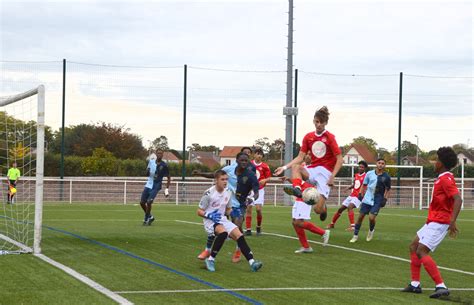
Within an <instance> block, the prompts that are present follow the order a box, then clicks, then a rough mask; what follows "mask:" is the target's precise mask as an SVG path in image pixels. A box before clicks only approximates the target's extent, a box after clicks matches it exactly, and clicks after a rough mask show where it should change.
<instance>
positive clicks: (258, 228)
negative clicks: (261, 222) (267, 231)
mask: <svg viewBox="0 0 474 305" xmlns="http://www.w3.org/2000/svg"><path fill="white" fill-rule="evenodd" d="M260 235H262V228H261V227H257V236H260Z"/></svg>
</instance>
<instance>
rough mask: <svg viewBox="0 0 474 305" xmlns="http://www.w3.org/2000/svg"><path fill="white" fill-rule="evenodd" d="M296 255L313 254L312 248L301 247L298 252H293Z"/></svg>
mask: <svg viewBox="0 0 474 305" xmlns="http://www.w3.org/2000/svg"><path fill="white" fill-rule="evenodd" d="M295 253H296V254H301V253H313V248H311V247H309V248H304V247H301V248H299V249H298V250H296V251H295Z"/></svg>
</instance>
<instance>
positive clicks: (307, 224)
mask: <svg viewBox="0 0 474 305" xmlns="http://www.w3.org/2000/svg"><path fill="white" fill-rule="evenodd" d="M303 229H305V230H308V231H311V232H313V233H315V234H318V235H321V236H322V235H323V234H324V233H325V232H326V231H325V230H323V229H321V228H320V227H317V226H315V225H314V224H312V223H311V222H309V221H305V222H304V223H303Z"/></svg>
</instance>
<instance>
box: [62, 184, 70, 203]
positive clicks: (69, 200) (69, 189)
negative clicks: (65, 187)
mask: <svg viewBox="0 0 474 305" xmlns="http://www.w3.org/2000/svg"><path fill="white" fill-rule="evenodd" d="M62 183H63V182H62V181H61V184H62ZM61 199H62V198H61ZM69 203H70V204H72V179H71V180H69Z"/></svg>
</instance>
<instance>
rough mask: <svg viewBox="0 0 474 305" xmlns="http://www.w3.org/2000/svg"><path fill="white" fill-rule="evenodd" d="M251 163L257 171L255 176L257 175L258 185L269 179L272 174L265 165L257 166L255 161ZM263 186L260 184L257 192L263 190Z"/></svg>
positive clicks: (263, 163)
mask: <svg viewBox="0 0 474 305" xmlns="http://www.w3.org/2000/svg"><path fill="white" fill-rule="evenodd" d="M251 162H252V164H253V165H254V166H255V168H256V169H257V172H256V174H257V179H258V182H259V183H260V181H262V180H263V179H267V178H270V177H271V176H272V172H271V171H270V167H268V164H267V163H265V162H260V163H258V164H257V162H255V160H252V161H251ZM265 184H266V183H265ZM265 184H263V185H261V184H260V187H259V190H261V189H263V188H264V187H265Z"/></svg>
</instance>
